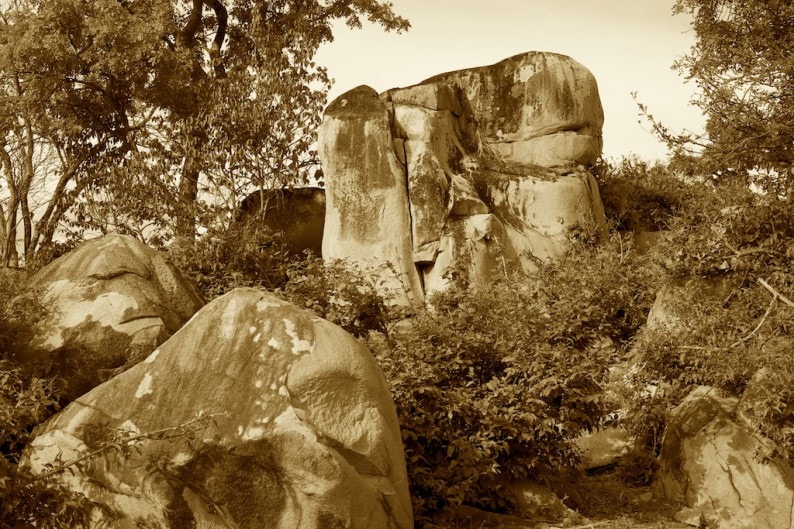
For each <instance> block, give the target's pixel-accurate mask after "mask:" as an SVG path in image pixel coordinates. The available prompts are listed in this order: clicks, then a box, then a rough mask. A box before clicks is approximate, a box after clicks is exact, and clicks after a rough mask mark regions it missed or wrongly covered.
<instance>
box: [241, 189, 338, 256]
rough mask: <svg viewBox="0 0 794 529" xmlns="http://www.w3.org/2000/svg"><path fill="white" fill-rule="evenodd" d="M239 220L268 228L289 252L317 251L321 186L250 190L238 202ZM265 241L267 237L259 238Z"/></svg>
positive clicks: (321, 225) (321, 217) (322, 216)
mask: <svg viewBox="0 0 794 529" xmlns="http://www.w3.org/2000/svg"><path fill="white" fill-rule="evenodd" d="M240 209H241V214H240V218H239V222H240V223H241V224H243V225H244V226H245V225H248V224H257V225H260V226H264V227H266V228H268V231H269V232H270V234H272V235H273V236H274V237H276V238H277V239H278V240H279V241H280V242H281V243H283V245H284V248H285V250H287V251H288V252H289V253H290V254H292V255H301V254H302V253H303V252H304V251H305V250H311V251H312V253H314V254H315V255H318V256H319V255H320V254H321V252H322V244H323V228H324V226H325V189H323V188H321V187H300V188H293V189H276V190H264V191H262V192H259V191H256V192H254V193H251V194H250V195H249V196H248V197H246V199H245V200H243V203H242V205H241V208H240ZM262 242H263V243H264V242H268V241H262Z"/></svg>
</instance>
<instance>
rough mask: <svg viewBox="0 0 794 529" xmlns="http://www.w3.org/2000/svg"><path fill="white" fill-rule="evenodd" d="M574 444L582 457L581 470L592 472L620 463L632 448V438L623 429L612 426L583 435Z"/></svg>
mask: <svg viewBox="0 0 794 529" xmlns="http://www.w3.org/2000/svg"><path fill="white" fill-rule="evenodd" d="M574 442H575V443H576V447H577V448H578V449H579V453H580V454H581V455H582V462H581V464H580V465H579V468H581V469H582V470H592V469H596V468H602V467H606V466H609V465H614V464H616V463H617V462H618V461H620V459H621V458H622V457H623V456H624V455H625V454H626V452H627V451H628V450H629V447H630V446H631V436H630V435H629V433H628V432H627V431H626V430H625V429H623V428H620V427H615V426H610V427H606V428H601V429H599V430H595V431H593V432H591V433H589V434H586V435H583V436H581V437H579V438H577V439H576V440H575V441H574Z"/></svg>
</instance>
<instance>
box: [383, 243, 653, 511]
mask: <svg viewBox="0 0 794 529" xmlns="http://www.w3.org/2000/svg"><path fill="white" fill-rule="evenodd" d="M620 243H621V241H620V240H619V236H617V235H614V236H613V237H612V239H611V240H610V242H609V244H607V245H606V246H605V247H601V248H593V247H590V246H586V245H584V244H578V245H575V247H574V249H573V251H571V252H570V253H569V254H568V255H567V256H566V257H565V258H563V259H561V260H560V261H558V262H556V263H547V264H545V265H544V266H542V267H541V270H540V272H539V276H538V277H536V278H532V279H527V278H514V279H513V281H501V282H497V283H495V284H493V285H492V286H491V287H490V289H489V290H487V291H479V292H472V291H469V290H468V289H466V288H465V286H462V285H461V284H460V283H457V284H456V286H455V287H454V288H452V289H451V290H449V291H448V292H446V293H444V294H441V295H438V296H437V297H435V298H434V299H433V300H432V301H433V310H432V311H420V312H418V313H417V314H416V316H415V317H414V318H412V319H411V321H410V324H406V325H405V326H404V327H403V328H401V330H400V332H398V333H395V334H394V335H393V336H391V337H388V338H387V337H373V338H371V340H370V343H371V346H372V348H373V350H374V351H375V352H376V356H377V357H378V359H379V361H380V362H381V365H382V367H383V369H384V372H385V375H386V378H387V379H388V380H389V382H390V383H391V387H392V393H393V396H394V400H395V403H396V405H397V411H398V415H399V418H400V423H401V426H402V433H403V440H404V444H405V449H406V459H407V462H408V469H409V481H410V483H411V490H412V495H413V503H414V510H415V514H416V518H417V519H418V520H419V521H420V522H421V521H422V520H424V519H426V517H427V516H428V515H429V514H430V513H432V512H433V511H434V510H436V509H438V508H440V507H443V506H445V505H449V504H452V505H457V504H461V503H466V504H471V505H476V506H480V507H485V508H490V509H497V510H505V509H507V508H508V507H509V501H508V500H507V499H506V495H505V494H504V491H503V490H502V488H501V487H502V484H503V483H504V482H505V481H506V480H509V479H521V478H526V477H532V478H534V479H538V480H541V481H543V480H547V479H550V478H553V477H554V476H555V475H557V474H558V472H559V469H560V468H561V467H570V466H573V465H574V464H575V463H576V461H577V453H576V449H575V448H574V446H573V444H572V442H571V441H572V440H573V439H574V438H575V437H577V436H579V435H580V434H582V433H584V432H586V431H588V430H590V429H592V428H593V427H595V426H596V425H598V424H599V422H600V421H601V419H602V418H605V417H606V415H607V413H608V412H609V411H611V409H610V404H611V403H610V401H609V399H608V398H607V396H606V395H605V393H604V390H603V385H604V384H605V382H606V381H607V367H608V366H609V365H610V363H611V362H614V361H615V360H616V359H617V357H619V356H620V354H621V353H622V352H623V351H624V347H623V345H624V344H626V343H627V340H628V339H630V337H631V336H632V335H633V334H634V332H635V331H636V329H637V328H638V327H639V326H640V325H641V324H642V323H643V322H644V320H645V314H646V311H647V308H648V306H649V303H650V301H651V296H649V295H648V289H647V287H646V286H645V285H644V284H643V282H642V280H643V279H644V276H643V274H642V273H640V270H641V269H640V268H639V267H638V266H637V263H636V262H635V261H632V260H631V259H629V257H628V256H627V255H626V254H621V253H620V252H619V251H618V249H619V248H620V247H621V244H620ZM612 345H615V347H613V346H612Z"/></svg>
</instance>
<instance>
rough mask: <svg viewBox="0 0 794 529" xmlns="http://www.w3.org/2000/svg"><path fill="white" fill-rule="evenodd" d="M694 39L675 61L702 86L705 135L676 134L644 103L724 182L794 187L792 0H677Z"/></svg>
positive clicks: (662, 130) (699, 166)
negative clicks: (688, 20)
mask: <svg viewBox="0 0 794 529" xmlns="http://www.w3.org/2000/svg"><path fill="white" fill-rule="evenodd" d="M673 13H674V14H679V13H683V14H686V15H688V16H690V17H691V20H692V22H691V25H692V29H693V30H694V34H695V44H694V45H693V46H692V48H691V49H690V51H689V53H688V54H687V55H685V56H684V57H682V58H680V59H679V60H678V61H676V63H675V64H674V65H673V67H674V68H675V69H676V70H678V71H679V72H680V73H681V74H682V75H684V76H685V77H686V79H687V80H693V81H694V82H695V83H696V84H697V88H698V91H697V95H696V96H695V98H694V100H693V101H692V103H693V104H694V105H695V106H697V107H698V108H700V109H701V111H702V112H703V114H704V115H705V117H706V130H705V134H703V135H699V134H694V133H690V132H684V133H675V132H673V131H671V130H670V129H668V128H667V127H665V126H664V125H663V124H661V123H659V122H658V121H656V120H655V119H654V118H653V116H652V115H650V114H649V113H648V111H647V108H646V107H645V106H644V105H640V109H641V110H642V112H643V113H644V114H645V115H646V117H647V118H649V120H650V122H651V124H652V126H653V128H654V132H655V133H656V134H657V135H658V136H659V137H660V138H661V139H662V140H663V141H665V142H666V143H667V144H668V146H669V147H670V148H671V150H672V151H673V153H674V154H675V155H676V157H677V158H679V159H680V160H684V161H688V162H689V163H690V164H691V166H692V168H694V170H696V171H698V172H699V173H700V174H709V175H713V176H714V177H715V178H717V179H719V180H740V181H742V182H743V183H745V184H749V183H755V184H756V185H759V186H761V187H763V188H764V189H766V190H768V191H770V192H773V193H778V194H780V193H786V192H789V190H790V186H791V185H792V178H794V135H793V134H794V133H792V131H793V130H794V127H793V125H794V62H792V60H791V56H792V54H791V51H792V49H794V23H792V20H794V6H793V5H792V4H791V2H788V1H786V0H677V1H676V3H675V5H674V7H673Z"/></svg>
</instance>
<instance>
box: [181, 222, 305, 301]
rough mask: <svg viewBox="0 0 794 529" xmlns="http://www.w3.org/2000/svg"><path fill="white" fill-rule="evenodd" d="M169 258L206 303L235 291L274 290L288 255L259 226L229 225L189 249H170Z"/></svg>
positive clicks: (283, 275) (283, 278) (281, 279)
mask: <svg viewBox="0 0 794 529" xmlns="http://www.w3.org/2000/svg"><path fill="white" fill-rule="evenodd" d="M169 252H170V255H171V258H172V259H173V261H174V263H175V264H176V265H177V266H178V267H179V268H180V270H182V271H183V272H184V273H185V274H186V275H187V277H188V278H190V279H191V280H192V281H193V282H194V284H196V286H197V287H198V288H199V290H200V291H201V292H202V294H203V295H204V297H205V298H206V299H208V300H211V299H214V298H216V297H218V296H221V295H223V294H225V293H227V292H229V291H230V290H233V289H235V288H237V287H261V288H267V289H273V288H277V287H279V286H281V285H283V284H284V282H285V281H286V268H287V264H288V262H289V261H290V259H291V258H290V256H289V253H288V252H287V250H286V248H285V247H284V245H283V243H282V242H281V241H280V239H279V238H278V237H277V236H275V235H274V234H273V233H271V232H270V231H269V229H268V228H267V227H266V226H263V225H262V224H261V223H256V222H249V223H245V224H240V223H232V224H231V225H230V226H229V227H227V228H224V229H223V230H220V231H212V232H209V233H207V234H205V235H203V236H202V237H200V238H199V239H198V240H196V242H195V243H194V244H193V245H190V246H180V245H178V244H176V245H172V246H171V247H170V248H169Z"/></svg>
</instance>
